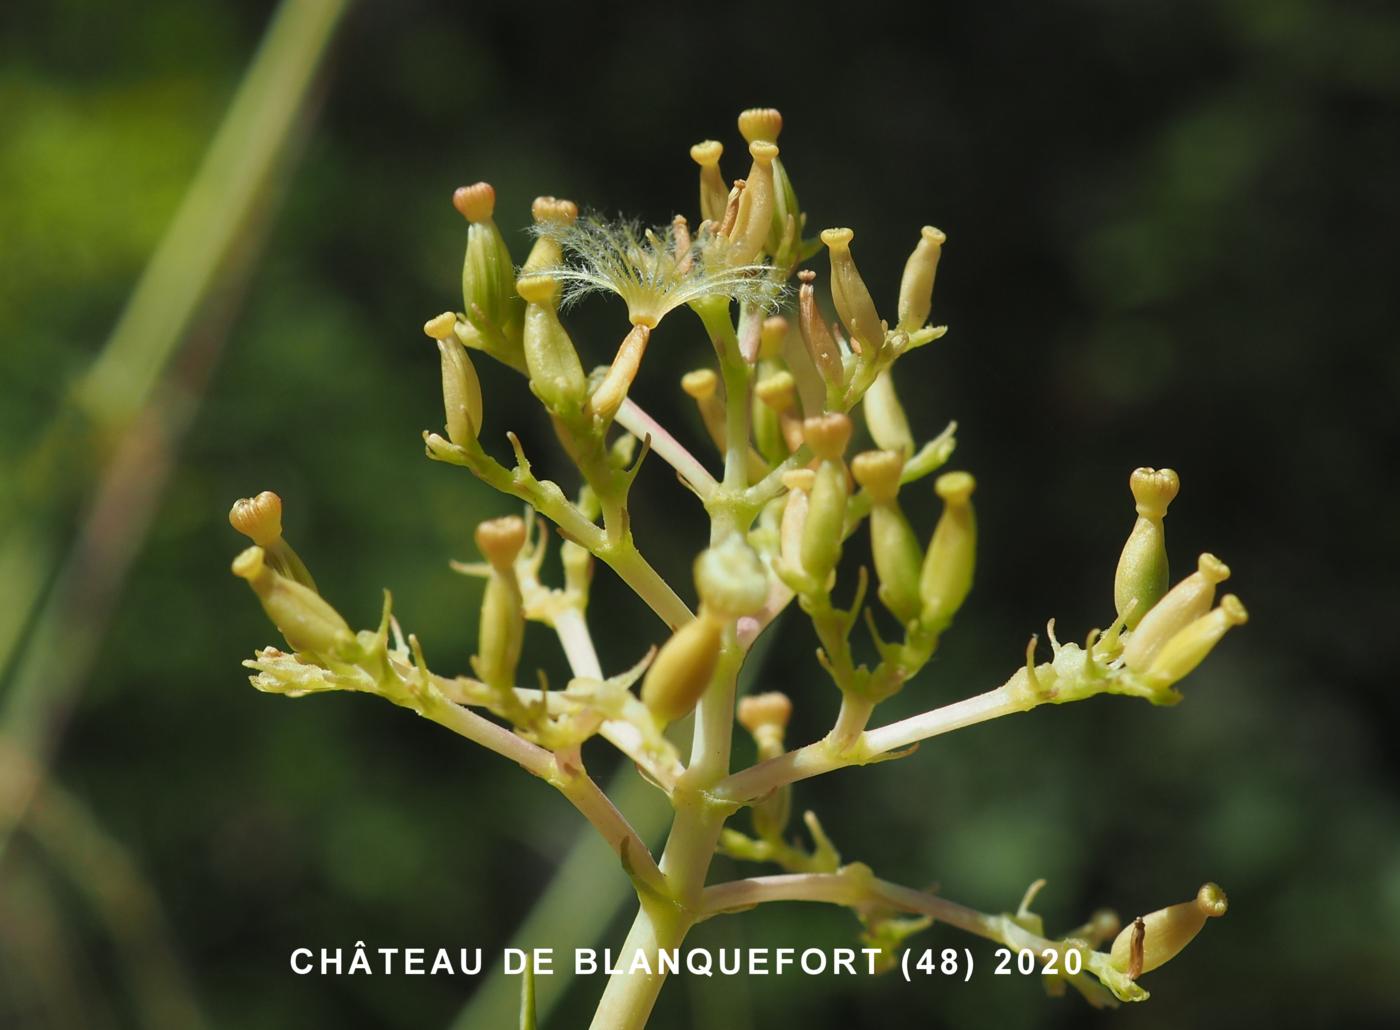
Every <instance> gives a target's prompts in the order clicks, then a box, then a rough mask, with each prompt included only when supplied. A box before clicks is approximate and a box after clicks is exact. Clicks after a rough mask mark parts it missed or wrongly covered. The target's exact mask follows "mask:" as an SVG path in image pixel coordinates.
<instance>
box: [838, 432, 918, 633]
mask: <svg viewBox="0 0 1400 1030" xmlns="http://www.w3.org/2000/svg"><path fill="white" fill-rule="evenodd" d="M903 471H904V456H903V455H902V454H900V453H899V452H898V451H866V452H865V453H863V454H857V455H856V456H855V458H853V459H852V460H851V474H852V475H853V476H855V479H856V482H857V483H859V484H860V485H861V486H863V487H864V488H865V490H866V492H867V493H868V494H869V495H870V501H871V508H870V551H871V554H872V555H873V557H874V559H875V578H876V579H877V580H878V581H879V584H880V587H879V595H880V600H881V602H882V603H883V604H884V606H885V607H886V608H888V609H889V610H890V611H891V612H892V613H893V614H894V616H895V618H897V619H899V621H900V622H902V623H905V622H909V621H910V620H912V619H916V618H918V616H919V612H920V609H921V608H922V602H921V600H920V596H919V578H920V571H919V568H920V565H921V564H922V562H923V550H922V549H921V548H920V547H919V541H918V538H917V537H915V536H914V530H913V529H912V528H911V527H910V525H909V520H908V519H907V518H906V517H905V515H904V511H903V509H901V508H900V506H899V499H898V495H899V477H900V474H901V473H902V472H903Z"/></svg>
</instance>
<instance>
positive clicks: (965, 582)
mask: <svg viewBox="0 0 1400 1030" xmlns="http://www.w3.org/2000/svg"><path fill="white" fill-rule="evenodd" d="M976 486H977V482H976V480H974V479H973V478H972V476H971V475H970V474H968V473H966V472H946V473H944V474H943V475H941V476H939V477H938V479H937V480H936V481H935V482H934V484H933V489H934V492H935V493H937V494H938V496H939V497H941V498H943V514H942V515H940V516H939V518H938V524H937V525H936V526H935V527H934V529H933V539H932V540H930V541H929V545H928V552H927V553H926V554H925V555H924V567H923V570H922V572H921V573H920V576H919V598H920V600H921V601H922V603H923V610H922V612H921V613H920V616H919V620H920V621H921V622H922V623H923V625H924V628H925V629H926V630H928V631H929V632H931V633H941V632H942V631H943V630H944V629H946V628H947V626H948V624H949V623H950V622H952V621H953V616H954V615H956V614H957V611H958V609H959V608H961V607H962V603H963V601H964V600H966V599H967V595H968V592H969V591H970V590H971V589H972V572H973V568H974V567H975V565H976V561H977V518H976V513H975V512H974V511H973V509H972V491H973V490H974V489H975V488H976Z"/></svg>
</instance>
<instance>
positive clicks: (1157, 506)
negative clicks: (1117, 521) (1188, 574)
mask: <svg viewBox="0 0 1400 1030" xmlns="http://www.w3.org/2000/svg"><path fill="white" fill-rule="evenodd" d="M1128 486H1129V488H1130V489H1131V490H1132V491H1133V500H1134V501H1135V502H1136V504H1137V513H1138V519H1137V522H1136V523H1134V524H1133V530H1132V532H1131V533H1130V534H1129V535H1128V542H1127V543H1125V544H1124V545H1123V553H1122V554H1121V555H1120V556H1119V558H1118V572H1117V574H1116V576H1115V577H1114V581H1113V602H1114V604H1115V605H1116V606H1117V609H1118V615H1119V617H1120V618H1122V619H1123V620H1124V624H1125V625H1126V626H1127V627H1128V628H1129V629H1133V628H1135V627H1136V626H1137V624H1138V623H1139V622H1140V621H1141V620H1142V617H1143V616H1144V615H1146V614H1147V612H1148V610H1149V609H1151V607H1152V606H1153V605H1154V604H1156V603H1157V602H1158V601H1159V600H1161V598H1162V595H1163V594H1165V593H1166V592H1167V587H1168V586H1169V585H1170V584H1171V572H1170V570H1169V569H1168V567H1167V537H1166V532H1165V531H1164V530H1163V528H1162V519H1163V518H1164V517H1165V516H1166V514H1167V506H1168V505H1170V504H1171V503H1172V500H1173V498H1175V497H1176V493H1177V491H1178V490H1179V489H1180V488H1181V480H1180V479H1178V478H1177V475H1176V473H1175V472H1173V471H1172V470H1171V469H1150V468H1140V469H1134V470H1133V474H1132V476H1131V477H1129V479H1128Z"/></svg>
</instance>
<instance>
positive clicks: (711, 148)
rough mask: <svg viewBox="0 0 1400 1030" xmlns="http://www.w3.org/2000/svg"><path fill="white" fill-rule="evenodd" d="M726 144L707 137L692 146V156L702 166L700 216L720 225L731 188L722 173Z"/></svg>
mask: <svg viewBox="0 0 1400 1030" xmlns="http://www.w3.org/2000/svg"><path fill="white" fill-rule="evenodd" d="M723 153H724V145H723V144H722V143H720V142H719V141H718V140H712V139H707V140H704V141H703V142H701V143H697V144H695V146H693V147H691V148H690V158H691V160H692V161H694V162H695V163H696V164H698V165H699V166H700V217H701V218H702V219H703V220H706V221H710V222H714V223H715V224H716V225H718V224H719V223H720V222H721V221H723V220H724V207H725V202H726V199H727V198H728V196H729V190H727V189H726V188H725V186H724V176H723V175H722V174H720V170H719V158H720V155H721V154H723Z"/></svg>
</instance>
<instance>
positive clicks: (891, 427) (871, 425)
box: [861, 368, 914, 458]
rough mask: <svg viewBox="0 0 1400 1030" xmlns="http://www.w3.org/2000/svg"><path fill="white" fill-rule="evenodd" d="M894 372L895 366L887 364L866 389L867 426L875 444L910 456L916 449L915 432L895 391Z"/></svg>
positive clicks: (862, 403)
mask: <svg viewBox="0 0 1400 1030" xmlns="http://www.w3.org/2000/svg"><path fill="white" fill-rule="evenodd" d="M893 373H894V370H893V369H889V368H887V369H885V370H884V371H883V372H881V373H880V374H879V375H878V376H876V377H875V382H873V383H871V384H870V389H868V390H866V391H865V399H864V400H863V401H862V402H861V410H862V411H864V412H865V426H866V428H867V429H869V430H870V436H871V439H873V440H874V441H875V443H876V445H877V446H878V447H879V448H880V449H881V450H883V451H898V452H899V453H901V454H903V455H904V456H905V457H906V458H908V457H909V456H910V455H912V454H913V453H914V434H913V433H912V432H911V431H910V429H909V418H908V416H906V415H905V414H904V406H903V405H902V404H900V403H899V396H898V395H897V394H896V393H895V390H894V374H893Z"/></svg>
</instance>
